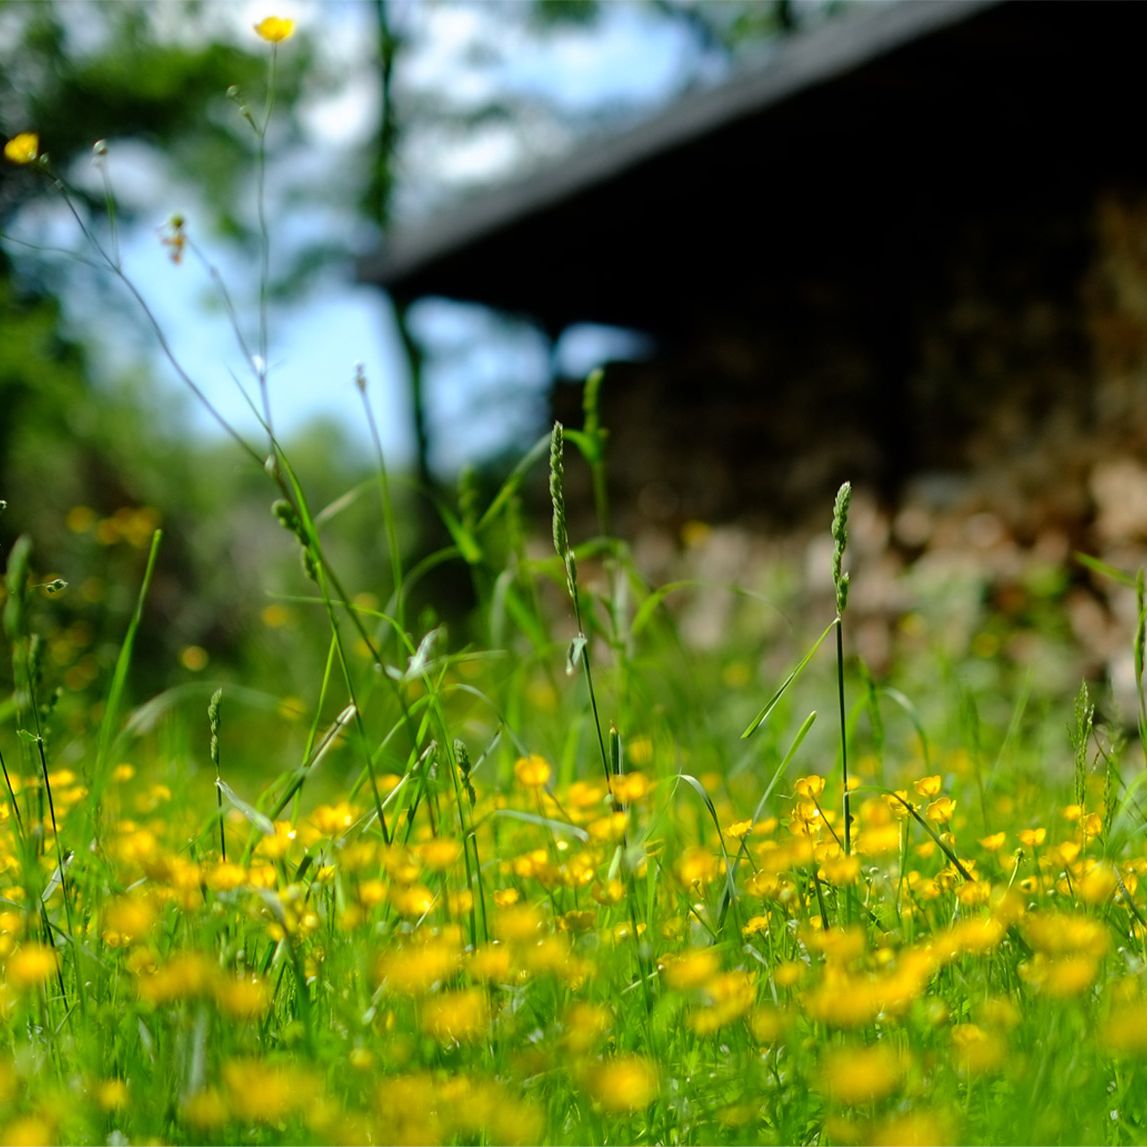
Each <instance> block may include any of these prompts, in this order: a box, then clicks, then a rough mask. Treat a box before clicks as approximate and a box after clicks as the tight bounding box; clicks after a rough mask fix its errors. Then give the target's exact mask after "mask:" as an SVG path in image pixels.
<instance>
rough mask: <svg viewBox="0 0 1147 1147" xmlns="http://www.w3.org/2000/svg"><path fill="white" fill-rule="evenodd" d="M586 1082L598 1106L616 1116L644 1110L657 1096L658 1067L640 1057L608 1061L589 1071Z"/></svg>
mask: <svg viewBox="0 0 1147 1147" xmlns="http://www.w3.org/2000/svg"><path fill="white" fill-rule="evenodd" d="M585 1083H586V1090H587V1091H588V1092H589V1093H590V1095H591V1097H592V1098H593V1099H594V1101H595V1102H596V1103H597V1104H598V1106H599V1107H601V1108H602V1109H603V1110H605V1111H608V1112H609V1113H610V1114H613V1115H622V1114H625V1113H626V1112H630V1111H641V1110H643V1109H644V1108H646V1107H648V1106H649V1105H650V1104H651V1103H652V1102H653V1101H654V1099H656V1098H657V1091H658V1079H657V1069H656V1068H655V1067H654V1066H653V1064H652V1063H650V1062H649V1060H647V1059H643V1058H642V1057H641V1056H636V1055H622V1056H618V1057H617V1058H616V1059H611V1060H607V1061H606V1062H605V1063H602V1064H599V1065H597V1066H596V1067H595V1068H594V1069H593V1070H591V1071H590V1072H588V1073H587V1075H586V1080H585Z"/></svg>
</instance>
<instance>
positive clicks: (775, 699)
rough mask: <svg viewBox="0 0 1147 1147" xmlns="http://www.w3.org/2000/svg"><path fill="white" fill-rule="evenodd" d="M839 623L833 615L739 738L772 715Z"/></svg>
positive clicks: (752, 731) (750, 733)
mask: <svg viewBox="0 0 1147 1147" xmlns="http://www.w3.org/2000/svg"><path fill="white" fill-rule="evenodd" d="M839 624H840V618H839V617H834V618H833V619H832V621H830V622H829V624H828V626H827V627H826V628H825V631H824V632H823V633H822V634H821V635H820V636H819V637H818V638H817V639H816V642H815V643H814V645H813V647H812V648H811V649H810V650H809V651H808V652H807V653H806V654H805V655H804V657H802V658H801V659H800V661H799V663H798V664H797V665H796V667H795V668H794V669H793V670H792V671H791V672H790V673H789V675H788V676H787V677H786V678H785V679H784V681H782V682H781V686H780V688H779V689H778V690H777V691H776V692H775V693H774V694H773V695H772V696H771V697H770V698H769V700H768V702H767V703H766V704H765V706H764V708H763V709H761V711H760V712H759V713H758V714H757V715H756V716H755V717H754V718H753V719H752V720H751V721H750V722H749V724H748V726H747V727H746V729H745V731H744V732H743V733H742V734H741V739H742V740H744V739H745V738H746V737H751V736H752V735H753V734H754V733H755V732H756V731H757V730H758V729H759V728H760V727H761V726H762V725H763V724H764V723H765V722H766V721H767V720H768V719H769V717H770V716H771V715H772V712H773V710H774V709H775V708H776V707H777V705H778V704H779V703H780V700H781V698H782V697H783V696H784V695H785V694H786V693H787V692H788V689H789V686H790V685H791V684H792V683H793V682H794V681H795V680H796V679H797V678H798V677H799V676H800V675H801V674H802V673H803V672H804V670H805V666H806V665H808V663H809V662H810V661H811V660H812V659H813V654H815V653H816V651H817V650H818V649H819V648H820V647H821V645H823V644H824V639H825V638H826V637H827V636H828V635H829V634H830V633H831V632H832V631H833V630H834V629H835V628H836V627H837V626H838V625H839Z"/></svg>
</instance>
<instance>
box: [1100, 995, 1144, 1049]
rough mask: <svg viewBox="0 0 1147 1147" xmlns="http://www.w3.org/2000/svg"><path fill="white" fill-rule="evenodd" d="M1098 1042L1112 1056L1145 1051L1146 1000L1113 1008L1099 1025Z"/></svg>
mask: <svg viewBox="0 0 1147 1147" xmlns="http://www.w3.org/2000/svg"><path fill="white" fill-rule="evenodd" d="M1099 1044H1100V1046H1101V1047H1103V1049H1104V1050H1105V1051H1106V1052H1107V1053H1108V1055H1113V1056H1125V1055H1143V1054H1144V1053H1147V1001H1143V1000H1140V1001H1138V1002H1136V1003H1133V1004H1130V1005H1127V1004H1124V1005H1121V1006H1120V1007H1118V1008H1113V1009H1112V1010H1111V1012H1110V1014H1109V1015H1108V1016H1107V1017H1106V1019H1105V1020H1104V1021H1103V1023H1101V1024H1100V1026H1099Z"/></svg>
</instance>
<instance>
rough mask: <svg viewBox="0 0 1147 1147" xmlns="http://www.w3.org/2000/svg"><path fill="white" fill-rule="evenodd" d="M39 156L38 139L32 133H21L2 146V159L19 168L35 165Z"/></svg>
mask: <svg viewBox="0 0 1147 1147" xmlns="http://www.w3.org/2000/svg"><path fill="white" fill-rule="evenodd" d="M39 156H40V137H39V136H38V135H37V134H36V133H35V132H34V131H22V132H21V133H20V134H19V135H14V136H13V137H12V138H11V139H10V140H9V141H8V142H7V143H6V144H5V145H4V158H5V159H6V160H8V162H9V163H17V164H20V166H24V165H25V164H29V163H35V162H36V160H37V159H38V158H39Z"/></svg>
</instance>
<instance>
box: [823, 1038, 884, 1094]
mask: <svg viewBox="0 0 1147 1147" xmlns="http://www.w3.org/2000/svg"><path fill="white" fill-rule="evenodd" d="M820 1066H821V1078H822V1080H823V1085H824V1087H825V1090H826V1091H827V1092H828V1094H829V1096H831V1098H833V1099H834V1100H836V1101H837V1102H838V1103H845V1104H858V1103H870V1102H872V1101H873V1100H875V1099H883V1098H884V1097H885V1096H886V1095H891V1094H892V1092H893V1091H895V1090H896V1088H897V1087H898V1086H899V1085H900V1081H901V1079H902V1078H903V1076H904V1063H903V1061H902V1059H901V1057H900V1056H899V1055H898V1054H897V1053H896V1052H895V1051H893V1050H892V1049H891V1048H890V1047H889V1046H888V1045H887V1044H886V1043H877V1044H873V1045H872V1047H843V1048H836V1049H834V1050H832V1051H830V1052H828V1053H827V1054H826V1055H825V1057H824V1059H823V1060H821V1065H820Z"/></svg>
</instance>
